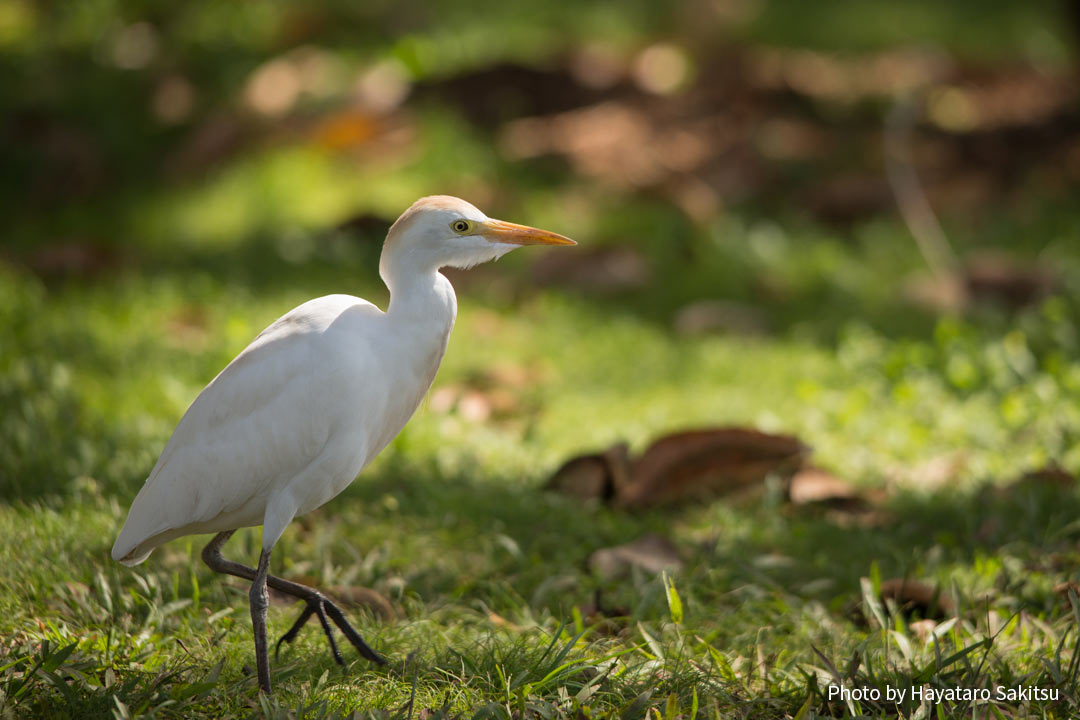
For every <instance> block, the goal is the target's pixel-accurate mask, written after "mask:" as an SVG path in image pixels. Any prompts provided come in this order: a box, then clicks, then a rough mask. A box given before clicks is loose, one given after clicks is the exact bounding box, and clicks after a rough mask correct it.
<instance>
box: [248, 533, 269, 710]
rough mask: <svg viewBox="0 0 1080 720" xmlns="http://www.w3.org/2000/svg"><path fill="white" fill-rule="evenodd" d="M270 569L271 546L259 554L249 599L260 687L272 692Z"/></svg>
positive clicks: (267, 692)
mask: <svg viewBox="0 0 1080 720" xmlns="http://www.w3.org/2000/svg"><path fill="white" fill-rule="evenodd" d="M269 571H270V548H264V549H263V551H262V553H260V554H259V569H258V570H256V571H255V580H254V582H252V583H251V591H250V592H249V593H248V600H249V602H250V604H251V628H252V630H253V631H254V633H255V664H256V665H257V666H258V668H259V689H260V690H261V691H263V692H264V693H266V694H267V695H269V694H270V656H269V655H268V654H267V652H266V609H267V608H268V607H270V596H269V595H268V594H267V592H266V576H267V575H268V574H269Z"/></svg>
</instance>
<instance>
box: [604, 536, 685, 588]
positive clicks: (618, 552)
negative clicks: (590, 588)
mask: <svg viewBox="0 0 1080 720" xmlns="http://www.w3.org/2000/svg"><path fill="white" fill-rule="evenodd" d="M682 566H683V562H682V558H680V557H679V551H678V549H676V547H675V545H674V544H673V543H672V542H671V541H670V540H668V539H667V538H666V537H664V536H663V535H659V534H657V533H649V534H648V535H642V536H641V537H639V538H638V539H637V540H634V541H632V542H628V543H626V544H625V545H617V546H615V547H610V548H603V549H601V550H597V551H595V552H594V553H593V554H592V555H590V556H589V569H591V570H592V571H593V572H594V573H596V574H597V575H599V576H600V577H603V578H608V579H612V578H617V577H619V576H621V575H624V574H625V573H627V572H629V571H630V569H631V568H635V567H636V568H639V569H641V570H644V571H645V572H650V573H659V572H662V571H664V570H679V569H681V568H682Z"/></svg>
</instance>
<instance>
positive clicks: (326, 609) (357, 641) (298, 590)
mask: <svg viewBox="0 0 1080 720" xmlns="http://www.w3.org/2000/svg"><path fill="white" fill-rule="evenodd" d="M233 532H234V531H232V530H227V531H225V532H221V533H218V534H217V535H215V536H214V538H213V539H212V540H211V541H210V542H209V543H207V545H206V547H205V548H203V551H202V559H203V562H205V563H206V564H207V565H208V566H209V567H210V569H211V570H214V571H215V572H219V573H225V574H226V575H233V576H235V577H239V578H244V579H245V580H251V581H254V580H255V576H256V574H257V571H256V570H255V568H253V567H248V566H247V565H243V564H241V563H238V562H233V561H232V560H228V559H226V558H225V557H224V556H223V555H222V554H221V547H222V545H224V544H225V541H226V540H228V539H229V538H230V537H232V534H233ZM266 584H267V585H269V586H270V587H272V588H274V589H275V590H277V591H278V592H283V593H285V594H286V595H291V596H293V597H295V598H299V599H301V600H304V601H305V602H307V607H305V608H304V611H303V612H302V613H300V617H299V618H297V620H296V622H295V623H293V626H292V627H291V628H289V631H288V632H286V633H285V635H283V636H282V638H281V640H279V641H278V644H277V647H278V648H280V647H281V643H283V642H292V641H293V640H294V639H295V638H296V636H297V634H298V633H299V632H300V629H301V628H302V627H303V626H304V624H305V623H306V622H307V621H308V620H310V619H311V616H312V615H316V616H318V618H319V622H320V624H321V625H322V628H323V632H324V633H326V638H327V640H329V642H330V650H331V652H332V653H333V654H334V660H335V661H337V663H338V664H339V665H344V664H345V661H344V660H342V658H341V654H340V653H339V652H338V649H337V643H336V642H335V641H334V635H333V632H332V629H331V627H330V622H329V621H328V618H329V620H332V621H333V622H334V624H335V625H337V626H338V629H340V630H341V632H342V633H343V634H344V635H345V637H346V638H348V640H349V642H350V643H352V645H353V647H355V648H356V650H357V652H359V653H360V655H362V656H363V657H365V658H367V659H368V660H370V661H372V662H374V663H376V664H379V665H385V664H386V660H384V659H383V658H382V656H380V655H379V654H378V653H376V652H375V651H374V650H372V649H371V648H370V647H368V644H367V643H366V642H364V639H363V638H362V637H360V633H358V632H356V630H354V629H353V627H352V625H350V624H349V621H348V620H346V619H345V614H344V613H342V612H341V609H340V608H339V607H338V606H337V605H335V604H334V603H332V602H330V600H328V599H327V598H326V596H325V595H323V594H322V593H321V592H319V591H318V590H316V589H315V588H310V587H308V586H307V585H301V584H300V583H295V582H292V581H291V580H286V579H284V578H280V577H277V576H276V575H270V574H267V576H266ZM275 654H276V650H275Z"/></svg>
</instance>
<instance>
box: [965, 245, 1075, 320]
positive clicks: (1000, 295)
mask: <svg viewBox="0 0 1080 720" xmlns="http://www.w3.org/2000/svg"><path fill="white" fill-rule="evenodd" d="M963 281H964V284H965V287H966V289H967V291H968V293H970V295H971V297H972V298H973V299H974V300H982V301H989V302H998V303H1001V304H1003V305H1005V306H1006V307H1009V308H1014V309H1015V308H1021V307H1024V306H1026V305H1031V304H1032V303H1035V302H1037V301H1038V300H1041V299H1042V298H1044V297H1046V296H1047V295H1049V294H1050V293H1051V292H1053V291H1054V289H1055V288H1056V287H1057V278H1056V276H1055V275H1054V273H1053V272H1052V271H1051V270H1050V268H1047V267H1044V266H1042V265H1039V264H1036V263H1030V262H1026V261H1023V260H1021V259H1019V258H1015V257H1011V256H1009V255H1005V254H1003V253H998V252H994V253H990V252H983V253H979V254H976V255H972V256H970V257H968V258H967V260H966V262H965V263H964V272H963Z"/></svg>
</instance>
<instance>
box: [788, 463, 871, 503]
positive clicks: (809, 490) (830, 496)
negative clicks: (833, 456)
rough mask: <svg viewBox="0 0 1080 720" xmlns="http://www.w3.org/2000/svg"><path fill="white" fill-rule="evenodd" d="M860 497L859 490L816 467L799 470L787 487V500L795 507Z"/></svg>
mask: <svg viewBox="0 0 1080 720" xmlns="http://www.w3.org/2000/svg"><path fill="white" fill-rule="evenodd" d="M861 497H862V495H861V494H860V492H859V490H858V489H857V488H856V487H855V486H854V485H852V484H851V483H849V482H848V481H847V480H842V479H840V478H838V477H836V476H835V475H833V474H832V473H829V472H826V471H824V470H822V469H820V468H816V467H805V468H803V469H802V470H799V471H798V472H797V473H795V475H793V476H792V478H791V485H790V486H789V487H788V499H789V500H791V502H793V503H795V504H796V505H805V504H807V503H813V502H821V501H823V500H836V499H844V500H850V499H856V498H861Z"/></svg>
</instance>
